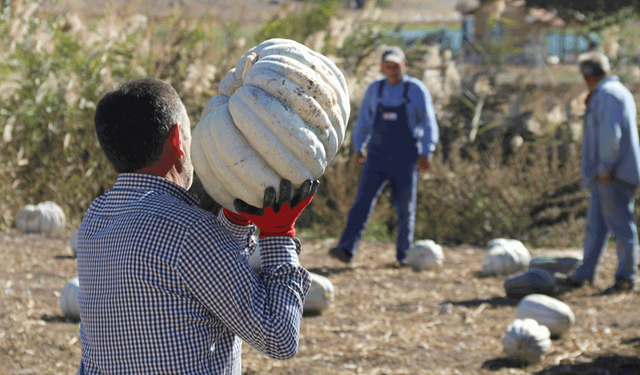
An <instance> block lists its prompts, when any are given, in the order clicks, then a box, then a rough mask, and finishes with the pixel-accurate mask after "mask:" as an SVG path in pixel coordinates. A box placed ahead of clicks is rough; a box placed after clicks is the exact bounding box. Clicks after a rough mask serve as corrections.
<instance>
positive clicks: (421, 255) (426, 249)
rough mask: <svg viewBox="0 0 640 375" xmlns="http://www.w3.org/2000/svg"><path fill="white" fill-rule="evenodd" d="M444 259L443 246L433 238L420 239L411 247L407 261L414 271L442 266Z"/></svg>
mask: <svg viewBox="0 0 640 375" xmlns="http://www.w3.org/2000/svg"><path fill="white" fill-rule="evenodd" d="M443 259H444V253H443V252H442V246H440V245H438V244H436V243H435V242H433V241H432V240H420V241H416V242H415V243H414V244H413V245H412V246H411V247H410V248H409V251H408V252H407V257H406V258H405V261H406V263H407V265H409V266H410V267H411V268H412V269H413V270H414V271H422V270H429V269H433V268H437V267H441V266H442V261H443Z"/></svg>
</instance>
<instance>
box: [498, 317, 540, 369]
mask: <svg viewBox="0 0 640 375" xmlns="http://www.w3.org/2000/svg"><path fill="white" fill-rule="evenodd" d="M502 346H503V350H504V353H505V354H506V356H507V357H508V358H510V359H514V360H518V361H525V362H528V363H536V362H539V361H540V360H542V359H543V358H544V356H545V353H546V352H547V351H548V350H549V349H550V348H551V335H550V332H549V329H548V328H547V327H545V326H543V325H540V324H538V322H536V321H535V320H533V319H516V320H514V321H513V322H512V323H511V324H509V326H508V327H507V331H506V333H505V334H504V336H502Z"/></svg>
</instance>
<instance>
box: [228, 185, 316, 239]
mask: <svg viewBox="0 0 640 375" xmlns="http://www.w3.org/2000/svg"><path fill="white" fill-rule="evenodd" d="M319 183H320V182H319V181H317V180H316V181H312V180H307V181H305V182H304V183H303V184H302V186H300V188H299V189H298V190H297V191H296V193H295V194H294V196H293V198H291V182H290V181H289V180H282V181H281V182H280V199H279V200H278V202H276V201H275V197H276V190H275V189H274V188H273V187H269V188H267V189H266V190H265V192H264V209H259V208H257V207H254V206H250V205H248V204H247V203H245V202H244V201H242V200H240V199H236V200H235V201H234V202H233V205H234V206H235V208H236V211H238V213H240V215H242V216H243V217H245V218H246V219H247V220H249V221H251V222H252V223H254V224H255V225H256V226H257V227H258V229H260V235H259V236H258V237H259V238H264V237H272V236H287V237H294V236H295V235H296V229H295V224H296V220H298V217H299V216H300V214H301V213H302V211H303V210H304V209H305V207H307V205H309V203H310V202H311V200H312V199H313V195H314V194H315V193H316V191H317V190H318V184H319Z"/></svg>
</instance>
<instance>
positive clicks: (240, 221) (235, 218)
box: [222, 207, 251, 227]
mask: <svg viewBox="0 0 640 375" xmlns="http://www.w3.org/2000/svg"><path fill="white" fill-rule="evenodd" d="M222 212H224V216H226V217H227V219H229V221H230V222H232V223H234V224H235V225H242V226H243V227H244V226H247V225H249V224H251V221H250V220H247V218H246V217H244V216H242V215H240V214H237V213H235V212H232V211H229V210H227V209H226V208H224V207H222Z"/></svg>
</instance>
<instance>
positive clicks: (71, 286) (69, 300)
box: [59, 277, 80, 320]
mask: <svg viewBox="0 0 640 375" xmlns="http://www.w3.org/2000/svg"><path fill="white" fill-rule="evenodd" d="M79 291H80V283H79V282H78V278H77V277H74V278H73V279H71V280H69V281H68V282H67V283H66V284H65V286H64V288H62V292H61V293H60V300H59V303H60V309H61V310H62V314H64V316H66V317H67V318H71V319H75V320H78V319H80V306H79V305H78V292H79Z"/></svg>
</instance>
